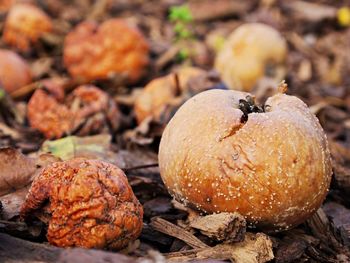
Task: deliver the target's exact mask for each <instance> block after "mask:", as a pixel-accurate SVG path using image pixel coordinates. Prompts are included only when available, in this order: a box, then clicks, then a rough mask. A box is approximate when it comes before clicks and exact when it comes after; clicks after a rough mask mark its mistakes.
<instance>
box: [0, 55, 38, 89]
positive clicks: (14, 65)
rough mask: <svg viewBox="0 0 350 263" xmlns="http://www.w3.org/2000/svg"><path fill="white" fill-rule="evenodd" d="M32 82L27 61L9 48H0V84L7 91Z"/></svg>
mask: <svg viewBox="0 0 350 263" xmlns="http://www.w3.org/2000/svg"><path fill="white" fill-rule="evenodd" d="M30 82H32V73H31V71H30V68H29V65H28V64H27V62H26V61H25V60H24V59H22V58H21V57H20V56H19V55H18V54H16V53H15V52H13V51H11V50H6V49H0V84H1V85H2V86H3V88H4V89H5V90H6V91H7V92H8V93H12V92H14V91H16V90H17V89H19V88H21V87H23V86H25V85H27V84H29V83H30Z"/></svg>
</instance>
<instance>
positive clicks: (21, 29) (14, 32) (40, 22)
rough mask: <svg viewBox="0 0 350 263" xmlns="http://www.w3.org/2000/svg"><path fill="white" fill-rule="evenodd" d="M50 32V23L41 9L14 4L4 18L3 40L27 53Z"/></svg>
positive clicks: (23, 4) (28, 5)
mask: <svg viewBox="0 0 350 263" xmlns="http://www.w3.org/2000/svg"><path fill="white" fill-rule="evenodd" d="M51 31H52V21H51V18H50V17H49V16H47V15H46V14H45V13H44V12H43V11H42V10H41V9H39V8H37V7H36V6H34V5H31V4H25V3H22V4H16V5H14V6H13V7H11V9H10V11H9V14H8V16H7V18H6V22H5V26H4V33H3V40H4V42H5V43H7V44H9V45H11V46H14V47H16V48H17V49H18V50H20V51H23V52H27V51H29V50H30V49H31V44H33V43H36V42H37V41H38V40H39V38H40V37H41V36H42V35H43V34H44V33H48V32H51Z"/></svg>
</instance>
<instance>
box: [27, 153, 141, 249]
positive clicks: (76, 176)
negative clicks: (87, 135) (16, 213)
mask: <svg viewBox="0 0 350 263" xmlns="http://www.w3.org/2000/svg"><path fill="white" fill-rule="evenodd" d="M47 202H48V203H47ZM34 215H38V216H39V217H40V216H43V217H46V218H47V217H48V218H49V222H48V230H47V239H48V241H49V242H50V243H51V244H53V245H56V246H60V247H73V246H78V247H85V248H109V249H121V248H123V247H125V246H126V245H127V244H128V242H130V241H132V240H135V239H136V238H137V237H138V236H139V234H140V232H141V229H142V217H143V209H142V206H141V205H140V203H139V201H138V200H137V199H136V197H135V195H134V193H133V191H132V189H131V187H130V185H129V184H128V181H127V178H126V176H125V174H124V173H123V171H122V170H120V169H119V168H118V167H116V166H114V165H112V164H109V163H106V162H103V161H98V160H85V159H81V158H77V159H72V160H69V161H66V162H56V163H54V164H52V165H50V166H49V167H47V168H45V169H44V170H43V171H42V172H41V173H40V174H39V175H38V176H37V177H36V178H35V180H34V181H33V183H32V186H31V188H30V191H29V194H28V196H27V198H26V201H25V203H24V204H23V206H22V208H21V216H22V218H27V219H28V218H30V217H32V216H34Z"/></svg>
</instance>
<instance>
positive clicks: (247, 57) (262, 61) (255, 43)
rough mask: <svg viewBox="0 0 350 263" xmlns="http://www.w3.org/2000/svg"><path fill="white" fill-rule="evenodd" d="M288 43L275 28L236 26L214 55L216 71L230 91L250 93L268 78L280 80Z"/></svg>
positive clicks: (263, 25) (252, 24) (251, 25)
mask: <svg viewBox="0 0 350 263" xmlns="http://www.w3.org/2000/svg"><path fill="white" fill-rule="evenodd" d="M286 56H287V43H286V41H285V39H284V38H283V37H282V36H281V34H280V33H279V32H278V31H277V30H276V29H274V28H272V27H270V26H268V25H265V24H260V23H247V24H243V25H241V26H240V27H238V28H237V29H236V30H235V31H233V32H232V33H231V35H230V36H229V37H228V39H227V40H226V42H225V44H224V47H223V48H222V50H221V51H220V52H219V53H218V54H217V56H216V60H215V68H216V70H217V71H218V72H219V73H220V74H221V77H222V80H223V81H224V82H225V84H226V85H227V86H228V87H230V88H231V89H235V90H243V91H250V90H252V89H253V87H254V85H255V84H256V82H257V81H258V80H259V79H260V78H262V77H263V76H265V75H267V76H268V77H271V78H273V79H275V80H276V83H278V82H280V81H281V80H283V78H284V75H285V65H284V63H285V60H286Z"/></svg>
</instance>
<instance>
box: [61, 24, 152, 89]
mask: <svg viewBox="0 0 350 263" xmlns="http://www.w3.org/2000/svg"><path fill="white" fill-rule="evenodd" d="M148 54H149V47H148V44H147V41H146V40H145V38H144V36H143V35H142V34H141V32H140V31H139V30H138V29H137V28H133V27H131V26H129V25H128V24H127V22H126V21H124V20H122V19H109V20H107V21H105V22H103V23H102V24H101V25H98V24H96V23H94V22H82V23H81V24H79V25H78V26H77V27H76V28H75V29H73V30H72V31H71V32H70V33H69V34H68V35H67V36H66V38H65V42H64V53H63V59H64V64H65V66H66V67H67V69H68V71H69V73H70V74H71V75H72V76H73V77H76V78H82V79H84V80H86V81H89V80H96V79H107V78H109V77H113V76H114V75H117V76H119V77H120V78H125V79H126V80H127V81H129V82H135V81H137V80H138V79H139V78H140V77H141V76H142V75H143V73H144V71H145V67H146V66H147V64H148V63H149V58H148Z"/></svg>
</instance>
